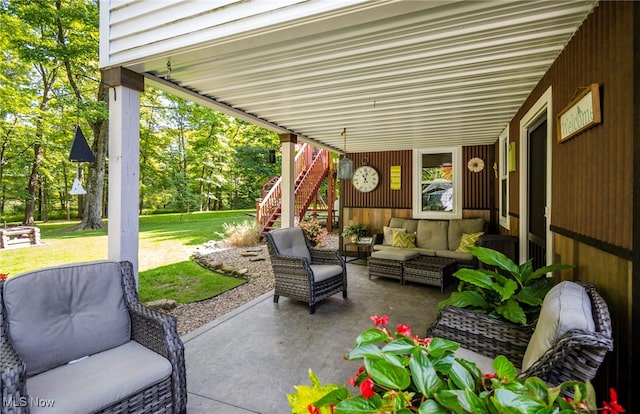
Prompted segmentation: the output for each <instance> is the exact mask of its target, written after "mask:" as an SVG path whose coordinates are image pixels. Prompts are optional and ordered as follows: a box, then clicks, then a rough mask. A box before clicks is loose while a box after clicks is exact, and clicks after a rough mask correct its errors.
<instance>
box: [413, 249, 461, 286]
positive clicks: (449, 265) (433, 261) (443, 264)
mask: <svg viewBox="0 0 640 414" xmlns="http://www.w3.org/2000/svg"><path fill="white" fill-rule="evenodd" d="M403 267H404V268H403V279H404V281H405V282H406V281H410V282H416V283H424V284H426V285H431V286H440V292H444V286H445V285H448V284H449V283H451V282H452V281H453V273H454V272H455V271H456V270H457V269H458V266H457V265H456V261H455V260H453V259H447V258H446V257H431V256H420V257H418V258H415V259H413V260H409V261H407V262H404V264H403Z"/></svg>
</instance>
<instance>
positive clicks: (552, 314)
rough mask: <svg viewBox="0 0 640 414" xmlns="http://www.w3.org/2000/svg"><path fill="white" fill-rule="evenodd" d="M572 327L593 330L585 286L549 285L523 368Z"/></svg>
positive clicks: (593, 325) (562, 283) (570, 283)
mask: <svg viewBox="0 0 640 414" xmlns="http://www.w3.org/2000/svg"><path fill="white" fill-rule="evenodd" d="M571 329H581V330H584V331H588V332H594V331H595V323H594V322H593V314H592V311H591V300H590V299H589V295H588V294H587V292H586V291H585V289H584V288H583V287H582V286H580V285H579V284H577V283H574V282H570V281H564V282H560V283H558V284H557V285H555V286H554V287H553V288H551V290H550V291H549V293H547V295H546V296H545V298H544V301H543V302H542V308H541V309H540V316H539V318H538V322H537V323H536V329H535V330H534V331H533V335H531V339H530V340H529V344H528V345H527V350H526V351H525V353H524V358H523V359H522V370H523V371H525V370H527V369H528V368H529V367H530V366H531V365H532V364H533V363H534V362H536V361H537V360H538V358H540V357H541V356H542V354H544V353H545V352H546V351H547V349H549V348H551V347H552V346H553V344H555V342H556V341H557V340H558V339H559V338H560V337H561V336H562V335H564V334H565V333H566V332H567V331H569V330H571Z"/></svg>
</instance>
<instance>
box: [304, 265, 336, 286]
mask: <svg viewBox="0 0 640 414" xmlns="http://www.w3.org/2000/svg"><path fill="white" fill-rule="evenodd" d="M310 267H311V270H312V271H313V280H315V281H316V283H317V282H322V281H323V280H327V279H329V278H331V277H334V276H338V275H341V274H342V266H339V265H317V264H316V265H311V266H310Z"/></svg>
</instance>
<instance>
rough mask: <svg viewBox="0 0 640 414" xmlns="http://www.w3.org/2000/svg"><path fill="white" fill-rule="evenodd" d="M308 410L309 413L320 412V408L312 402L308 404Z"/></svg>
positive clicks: (316, 413)
mask: <svg viewBox="0 0 640 414" xmlns="http://www.w3.org/2000/svg"><path fill="white" fill-rule="evenodd" d="M307 410H308V411H309V414H320V409H319V408H318V407H314V406H313V405H311V404H309V405H307Z"/></svg>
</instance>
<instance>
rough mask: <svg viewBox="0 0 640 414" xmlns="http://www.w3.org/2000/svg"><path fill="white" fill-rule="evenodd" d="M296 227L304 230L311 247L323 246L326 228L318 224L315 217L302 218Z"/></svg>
mask: <svg viewBox="0 0 640 414" xmlns="http://www.w3.org/2000/svg"><path fill="white" fill-rule="evenodd" d="M298 227H300V228H301V229H302V231H304V234H305V235H306V236H307V239H308V240H309V244H311V246H312V247H322V246H323V244H324V239H325V237H327V228H326V227H323V226H322V225H320V223H319V222H318V219H317V218H315V217H312V218H310V219H308V220H303V221H301V222H300V223H299V224H298Z"/></svg>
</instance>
